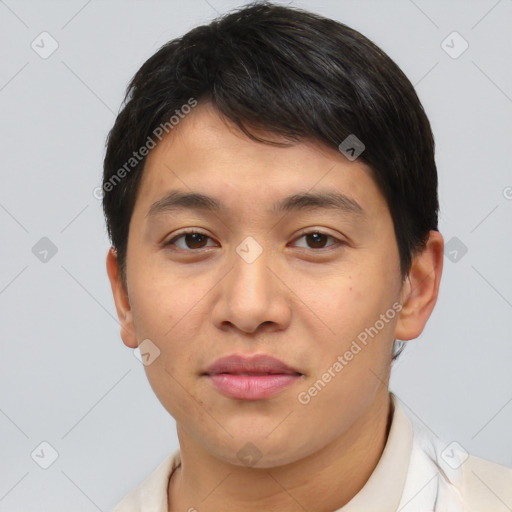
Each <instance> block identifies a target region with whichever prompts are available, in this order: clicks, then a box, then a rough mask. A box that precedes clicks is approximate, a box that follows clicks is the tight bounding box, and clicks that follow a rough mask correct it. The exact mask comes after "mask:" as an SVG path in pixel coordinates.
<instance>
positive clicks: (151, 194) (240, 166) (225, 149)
mask: <svg viewBox="0 0 512 512" xmlns="http://www.w3.org/2000/svg"><path fill="white" fill-rule="evenodd" d="M252 131H253V132H254V133H256V134H257V135H258V136H259V137H262V138H265V139H267V140H271V141H273V142H276V143H286V142H287V141H286V140H285V139H284V138H282V137H280V136H278V135H275V134H271V133H268V132H267V133H265V132H262V131H259V132H256V131H255V130H252ZM171 191H180V192H182V193H198V194H201V195H203V196H210V197H212V198H215V199H218V201H217V202H219V203H221V204H220V205H217V206H219V207H220V208H218V209H219V210H220V209H221V208H224V207H225V209H229V210H232V211H235V210H236V209H237V208H241V207H242V206H244V205H245V208H250V209H251V211H254V210H255V209H256V208H257V207H261V210H262V211H263V210H265V212H266V213H271V212H274V213H278V212H279V210H280V207H281V206H283V201H281V202H280V203H279V200H280V199H281V200H282V199H283V198H285V197H287V198H289V197H290V196H291V195H293V194H297V193H299V192H300V193H306V192H308V193H310V194H317V195H318V194H323V195H324V196H325V195H329V194H330V195H331V198H333V199H334V201H338V203H339V202H340V201H339V199H340V196H341V195H343V196H344V197H345V198H346V199H347V201H345V202H346V204H349V203H350V202H352V203H354V204H355V205H356V207H355V209H357V206H360V207H362V209H363V210H365V211H370V212H371V210H375V209H377V210H379V209H382V208H383V207H386V205H385V200H384V197H383V196H382V195H381V193H380V190H379V189H378V187H377V185H376V183H375V181H374V178H373V173H372V171H371V169H370V168H369V167H368V166H367V165H366V164H364V163H363V162H361V161H358V160H355V161H349V160H348V159H347V158H346V157H345V156H344V155H343V154H341V152H339V151H337V150H336V149H334V148H330V147H327V146H326V145H324V144H322V143H319V142H315V141H312V140H306V141H303V142H299V143H293V144H291V145H290V144H288V145H287V146H285V147H283V146H277V145H272V144H265V143H261V142H257V141H253V140H251V139H250V138H248V137H247V136H246V135H245V134H244V133H243V132H241V131H240V130H239V129H238V127H236V126H235V125H234V124H233V123H231V122H230V121H229V120H226V119H225V118H223V117H222V116H221V115H220V114H219V113H218V111H217V110H216V109H215V108H214V107H213V106H212V105H211V104H210V103H204V104H200V105H199V106H197V107H196V108H195V109H194V110H193V111H192V112H191V113H190V114H188V115H187V116H186V117H185V118H184V119H183V120H181V121H180V123H179V124H178V125H177V126H175V127H174V128H173V129H172V131H171V132H170V133H169V134H168V135H166V136H165V137H164V138H163V139H162V141H161V142H160V143H159V144H157V146H156V147H155V148H154V149H153V150H151V152H150V153H149V155H148V157H147V160H146V164H145V167H144V171H143V176H142V181H141V184H140V188H139V193H138V198H137V202H136V210H137V209H139V210H140V209H142V210H143V211H141V213H143V215H147V214H148V213H149V211H150V210H151V209H153V210H154V204H155V202H157V201H159V200H164V199H165V197H166V196H168V195H169V193H170V192H171ZM336 195H337V196H338V197H335V196H336ZM196 199H197V198H196ZM341 200H342V201H343V198H341ZM203 202H204V201H203ZM182 204H183V203H182ZM355 209H354V210H355Z"/></svg>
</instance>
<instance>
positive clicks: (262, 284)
mask: <svg viewBox="0 0 512 512" xmlns="http://www.w3.org/2000/svg"><path fill="white" fill-rule="evenodd" d="M240 254H242V256H240ZM240 254H238V253H236V252H235V253H234V255H233V258H232V267H231V270H230V271H229V272H228V274H227V275H226V276H225V277H224V279H222V281H221V282H220V283H219V288H218V296H217V300H216V303H215V305H214V307H213V312H212V314H213V321H214V323H215V325H216V326H217V327H218V328H219V329H222V330H227V329H230V328H231V329H239V330H240V331H243V332H244V333H247V334H254V333H256V332H257V331H258V330H261V331H266V332H270V331H274V330H281V329H285V328H286V327H287V326H288V324H289V322H290V319H291V308H290V305H291V297H290V294H291V293H292V292H291V291H290V289H289V288H288V287H287V286H286V284H284V283H283V280H282V279H281V278H280V277H279V276H278V275H277V273H278V267H279V265H278V262H277V261H276V260H277V258H276V257H274V256H273V251H271V250H270V249H266V250H265V249H264V250H263V251H262V252H261V254H260V255H259V256H258V257H257V258H256V259H255V260H254V261H252V260H251V258H246V257H245V255H244V254H243V253H240Z"/></svg>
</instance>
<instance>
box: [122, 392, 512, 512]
mask: <svg viewBox="0 0 512 512" xmlns="http://www.w3.org/2000/svg"><path fill="white" fill-rule="evenodd" d="M390 395H391V401H392V406H393V419H392V422H391V428H390V430H389V435H388V439H387V441H386V446H385V447H384V451H383V453H382V456H381V458H380V460H379V462H378V464H377V466H376V467H375V469H374V471H373V473H372V474H371V475H370V478H369V479H368V481H367V482H366V484H365V485H364V487H363V488H362V489H361V490H360V491H359V492H358V493H357V494H356V495H355V496H354V497H353V498H352V499H351V500H350V501H349V502H348V503H347V504H346V505H345V506H343V507H341V508H340V509H338V510H337V511H335V512H511V511H512V469H509V468H506V467H504V466H500V465H498V464H494V463H492V462H489V461H486V460H484V459H481V458H479V457H474V456H471V455H469V456H468V455H467V454H466V453H465V452H463V451H458V450H457V445H456V444H448V443H443V442H442V441H440V440H438V439H435V438H434V437H433V436H432V435H431V434H430V432H428V431H427V430H426V429H425V428H424V427H422V426H421V425H419V424H416V423H413V422H412V421H411V420H410V419H409V418H408V417H407V416H406V414H405V412H404V411H403V409H402V406H401V405H400V403H399V401H398V400H397V398H396V396H395V395H393V393H390ZM180 464H181V461H180V452H179V450H177V451H175V452H174V453H172V454H171V455H169V456H168V457H166V458H165V459H164V460H163V461H162V463H161V464H160V465H159V466H158V467H157V468H156V469H155V470H154V471H153V472H152V473H151V474H150V475H149V477H147V478H146V480H144V482H142V483H141V484H140V485H139V486H138V487H136V488H135V489H133V490H132V491H131V492H130V493H129V494H127V495H126V496H125V497H124V499H123V500H122V501H121V502H120V503H119V504H118V505H117V506H116V507H115V509H114V510H113V512H168V508H167V503H168V501H167V489H168V484H169V479H170V477H171V475H172V472H173V471H174V470H175V469H176V468H177V467H178V466H179V465H180Z"/></svg>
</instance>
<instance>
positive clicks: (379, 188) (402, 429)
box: [103, 4, 512, 512]
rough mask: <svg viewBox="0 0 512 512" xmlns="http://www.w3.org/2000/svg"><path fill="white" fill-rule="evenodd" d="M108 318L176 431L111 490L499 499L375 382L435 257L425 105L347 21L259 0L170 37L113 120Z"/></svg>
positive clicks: (425, 295) (485, 477)
mask: <svg viewBox="0 0 512 512" xmlns="http://www.w3.org/2000/svg"><path fill="white" fill-rule="evenodd" d="M103 190H104V199H103V206H104V210H105V215H106V220H107V227H108V231H109V235H110V237H111V241H112V249H111V250H110V251H109V253H108V255H107V271H108V275H109V278H110V282H111V285H112V291H113V295H114V299H115V304H116V309H117V313H118V316H119V319H120V323H121V337H122V339H123V341H124V343H125V344H126V345H127V346H128V347H131V348H136V347H140V348H141V352H142V353H143V357H144V364H145V368H146V372H147V376H148V379H149V381H150V383H151V386H152V388H153V390H154V391H155V393H156V395H157V397H158V398H159V400H160V401H161V403H162V404H163V406H164V407H165V408H166V409H167V410H168V411H169V413H170V414H171V415H172V416H173V417H174V418H175V420H176V424H177V432H178V438H179V443H180V449H179V451H177V452H175V453H174V454H171V455H169V456H168V457H166V458H165V460H163V462H162V463H161V464H160V466H159V467H158V468H157V469H156V470H155V471H154V472H153V473H152V474H151V475H150V476H149V477H148V479H147V480H146V481H145V482H143V483H142V484H141V485H140V486H139V487H138V488H137V489H135V490H134V491H132V492H131V493H130V494H129V495H128V496H126V497H125V499H123V501H122V502H121V503H120V504H119V505H118V506H117V507H116V509H115V510H116V512H126V511H148V512H149V511H155V512H156V511H158V512H163V511H167V510H169V511H172V512H174V511H189V512H192V511H199V512H203V511H204V512H206V511H215V512H217V511H223V512H224V511H237V512H240V511H274V510H275V511H277V510H279V511H285V512H286V511H290V512H291V511H299V510H308V511H318V512H320V511H322V512H325V511H333V510H343V511H344V512H347V511H348V512H354V511H371V512H380V511H383V512H384V511H397V510H400V511H411V512H412V511H414V512H422V511H433V510H436V511H441V510H446V511H450V512H451V511H459V510H464V511H466V510H475V511H476V510H481V511H486V512H487V511H491V510H492V511H500V510H509V509H510V508H508V507H510V506H512V471H511V470H509V469H507V468H504V467H500V466H498V465H495V464H492V463H490V462H487V461H484V460H482V459H478V458H476V457H469V458H466V456H465V454H464V453H460V452H458V451H457V450H456V449H451V450H450V452H449V457H442V456H441V452H442V451H443V450H444V449H446V447H447V443H444V444H443V443H441V442H440V441H438V440H434V439H431V438H430V437H429V435H428V434H427V433H426V432H425V431H423V430H422V429H421V428H420V427H418V426H417V425H413V424H412V423H411V422H410V420H409V419H408V418H407V416H406V415H405V414H404V412H403V410H402V408H401V407H400V404H399V403H398V401H397V400H396V398H395V397H394V395H392V394H390V392H389V390H388V383H389V376H390V370H391V363H392V360H393V358H394V357H396V356H397V355H398V352H399V350H400V347H401V343H402V342H403V341H406V340H410V339H413V338H416V337H417V336H419V334H420V333H421V332H422V330H423V328H424V326H425V324H426V322H427V320H428V318H429V316H430V314H431V312H432V310H433V308H434V305H435V302H436V299H437V294H438V290H439V283H440V278H441V272H442V263H443V238H442V236H441V234H440V233H439V232H438V227H437V214H438V199H437V173H436V166H435V161H434V143H433V137H432V133H431V129H430V125H429V122H428V119H427V117H426V115H425V113H424V111H423V109H422V107H421V104H420V102H419V100H418V97H417V95H416V93H415V91H414V89H413V87H412V85H411V84H410V82H409V81H408V80H407V78H406V77H405V75H404V74H403V73H402V72H401V71H400V69H399V68H398V67H397V66H396V64H394V63H393V61H391V60H390V58H389V57H388V56H387V55H385V54H384V53H383V52H382V51H381V50H380V49H379V48H377V47H376V46H375V45H374V44H373V43H371V42H370V41H369V40H368V39H366V38H365V37H364V36H362V35H361V34H359V33H358V32H356V31H354V30H352V29H350V28H348V27H346V26H344V25H342V24H340V23H337V22H335V21H332V20H328V19H324V18H322V17H320V16H316V15H313V14H310V13H306V12H304V11H300V10H295V9H291V8H285V7H279V6H274V5H272V4H255V5H251V6H248V7H246V8H243V9H241V10H239V11H236V12H234V13H231V14H229V15H227V16H225V17H223V18H221V19H219V20H216V21H214V22H212V23H211V24H209V25H207V26H201V27H197V28H195V29H193V30H192V31H190V32H189V33H187V34H186V35H184V36H183V37H182V38H180V39H176V40H173V41H170V42H169V43H168V44H166V45H165V46H164V47H162V48H161V49H160V50H159V51H158V52H157V53H156V54H155V55H154V56H152V57H151V58H150V59H149V60H148V61H147V62H146V63H145V64H144V65H143V66H142V67H141V69H140V70H139V71H138V72H137V73H136V75H135V77H134V78H133V80H132V81H131V83H130V85H129V88H128V94H127V98H126V103H125V105H124V107H123V109H122V111H121V112H120V114H119V116H118V118H117V120H116V122H115V125H114V127H113V129H112V131H111V133H110V135H109V139H108V146H107V153H106V157H105V165H104V182H103Z"/></svg>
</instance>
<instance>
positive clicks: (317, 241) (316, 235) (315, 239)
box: [306, 233, 326, 248]
mask: <svg viewBox="0 0 512 512" xmlns="http://www.w3.org/2000/svg"><path fill="white" fill-rule="evenodd" d="M306 236H307V237H310V238H311V239H313V243H310V244H309V245H311V246H313V247H314V248H318V245H320V247H323V246H324V245H325V244H322V241H321V238H322V237H325V236H326V235H324V234H323V233H311V234H309V235H306ZM324 242H325V240H324ZM308 243H309V241H308Z"/></svg>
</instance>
